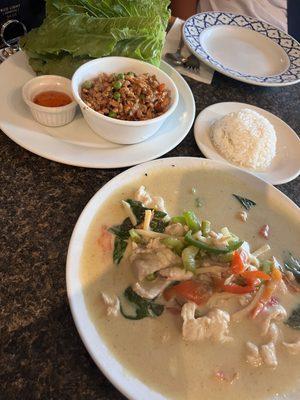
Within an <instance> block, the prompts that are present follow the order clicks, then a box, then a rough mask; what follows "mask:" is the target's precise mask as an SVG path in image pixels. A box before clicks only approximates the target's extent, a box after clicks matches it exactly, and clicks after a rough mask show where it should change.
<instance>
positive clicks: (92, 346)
mask: <svg viewBox="0 0 300 400" xmlns="http://www.w3.org/2000/svg"><path fill="white" fill-rule="evenodd" d="M174 165H175V168H178V170H179V171H181V173H182V172H183V171H187V170H194V171H195V170H197V171H199V176H200V178H199V179H201V171H203V170H205V171H213V170H221V171H224V174H226V173H227V172H230V173H234V176H236V179H237V180H238V181H239V182H240V181H241V180H243V181H244V182H246V183H247V185H248V187H249V190H250V188H252V189H253V190H255V191H260V192H261V193H266V195H267V201H268V204H269V205H270V207H272V205H273V206H274V205H275V204H276V206H278V207H280V208H281V209H285V210H286V211H287V212H289V213H292V214H291V215H292V216H293V218H295V219H299V209H298V207H297V206H296V205H295V204H294V203H293V202H292V201H291V200H290V199H288V198H287V197H286V196H285V195H284V194H282V193H281V192H280V191H279V190H278V189H276V188H274V187H273V186H271V185H269V184H268V183H266V182H264V181H262V180H260V179H258V178H257V177H255V176H254V175H251V174H249V173H246V172H245V171H242V170H240V169H238V168H233V167H231V166H230V165H226V164H223V163H219V162H216V161H211V160H206V159H199V158H193V157H176V158H175V157H174V158H164V159H159V160H154V161H151V162H147V163H144V164H141V165H138V166H135V167H133V168H130V169H128V170H127V171H125V172H123V173H121V174H119V175H118V176H116V177H115V178H113V179H112V180H111V181H110V182H108V183H107V184H106V185H104V186H103V187H102V188H101V189H100V190H99V191H98V192H97V193H96V194H95V195H94V197H93V198H92V199H91V200H90V201H89V202H88V204H87V205H86V207H85V208H84V210H83V211H82V213H81V215H80V217H79V219H78V221H77V223H76V226H75V228H74V231H73V234H72V237H71V241H70V244H69V250H68V256H67V269H66V280H67V293H68V298H69V303H70V307H71V311H72V314H73V318H74V321H75V324H76V327H77V329H78V332H79V335H80V336H81V339H82V341H83V343H84V344H85V347H86V348H87V350H88V352H89V353H90V355H91V357H92V358H93V360H94V361H95V363H96V365H97V366H98V367H99V368H100V369H101V371H102V372H103V373H104V374H105V375H106V377H107V378H108V379H109V380H110V381H111V382H112V383H113V384H114V385H115V386H116V388H117V389H118V390H120V391H121V392H122V393H123V394H124V395H125V396H127V397H128V398H129V399H132V400H142V399H147V400H166V399H165V397H163V396H162V395H160V394H159V393H158V392H156V391H154V390H152V389H151V388H149V387H147V386H146V385H145V384H144V383H142V382H141V381H139V380H138V379H137V378H135V377H134V376H133V375H132V374H130V373H128V371H126V370H125V369H124V368H123V367H122V364H121V363H120V362H119V361H118V359H117V358H116V357H115V356H114V354H113V353H112V352H111V351H110V350H109V348H108V347H107V346H106V344H105V341H104V340H103V339H102V338H101V335H99V334H98V332H97V330H96V327H95V326H94V324H93V322H92V319H91V317H90V315H89V312H88V310H87V308H86V304H85V300H84V295H83V288H82V284H81V281H80V259H81V254H82V251H83V243H84V240H85V238H86V235H87V233H88V231H89V227H90V225H91V223H92V221H93V219H94V218H95V216H96V214H97V212H98V210H99V208H100V207H101V206H102V205H103V204H104V203H105V202H106V201H107V200H108V199H109V198H110V197H111V196H112V195H113V193H114V192H115V191H116V190H118V189H120V186H123V185H128V184H130V182H132V181H136V180H137V179H139V178H141V177H142V176H144V174H145V172H147V173H151V172H154V171H156V172H157V171H161V169H162V168H164V167H169V168H174ZM179 173H180V172H179ZM166 179H167V176H166ZM220 185H222V182H220ZM145 356H146V354H144V355H142V354H141V363H142V362H144V358H143V357H145ZM296 398H297V394H296V396H295V397H289V400H292V399H295V400H296Z"/></svg>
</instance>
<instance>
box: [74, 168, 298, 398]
mask: <svg viewBox="0 0 300 400" xmlns="http://www.w3.org/2000/svg"><path fill="white" fill-rule="evenodd" d="M182 171H183V170H182V169H181V170H180V171H178V170H177V169H176V168H173V169H171V170H170V169H168V170H167V171H160V172H159V173H157V172H155V173H148V176H144V177H143V178H141V179H138V180H136V181H135V182H133V183H131V184H130V185H127V186H124V187H122V188H121V189H119V190H118V191H116V192H115V193H114V195H113V196H112V197H111V198H110V199H109V200H107V201H106V202H105V204H104V205H103V206H102V207H101V208H100V209H99V212H98V214H97V216H96V217H95V219H94V221H93V222H92V224H91V227H90V229H89V232H88V234H87V237H86V240H85V244H84V249H83V253H82V260H81V263H82V266H81V281H82V286H83V290H84V296H85V302H86V305H87V308H88V310H89V313H90V317H91V319H92V320H93V322H94V324H95V326H96V328H97V330H98V332H99V335H100V336H101V337H102V338H103V340H105V342H106V343H107V345H108V347H109V348H110V350H111V351H112V352H113V353H114V354H115V356H116V357H117V358H118V360H119V361H120V362H121V363H122V365H123V366H124V368H125V369H126V371H127V372H129V373H131V374H133V375H134V376H136V377H138V378H139V379H140V380H141V381H143V382H144V383H145V384H147V385H149V386H150V387H152V388H153V389H155V390H157V391H159V392H160V393H162V394H163V395H165V396H166V397H170V398H173V399H180V400H183V399H187V400H192V399H197V398H203V399H211V400H221V399H222V400H227V399H228V400H229V399H231V400H234V399H239V400H240V399H243V400H248V399H249V400H250V399H253V398H254V397H256V398H257V399H269V398H272V397H273V396H276V395H277V394H282V395H283V394H286V393H291V392H293V391H297V390H299V388H300V377H299V375H300V374H299V370H300V359H299V356H298V357H297V356H295V355H289V354H288V353H287V352H286V350H285V349H282V348H280V346H277V356H278V367H277V368H276V369H275V370H274V369H272V368H269V367H266V366H261V367H258V368H255V367H252V366H250V365H248V364H247V363H246V348H245V343H246V341H247V340H250V341H253V342H254V343H257V344H263V343H266V340H267V339H266V338H264V337H262V336H261V326H260V325H257V323H253V322H252V321H250V320H248V319H245V320H243V321H242V323H241V324H234V323H231V325H230V336H232V337H233V338H234V341H233V342H232V343H227V344H212V343H211V342H209V341H207V340H205V341H202V342H197V343H188V342H184V341H183V340H182V337H181V326H182V321H181V317H180V316H174V315H171V314H170V313H168V312H164V313H163V315H162V316H160V317H158V318H145V319H143V320H139V321H131V320H127V319H125V318H123V317H122V316H119V317H108V316H106V315H105V312H104V307H103V304H102V301H101V296H100V292H101V291H104V292H107V293H109V294H117V295H120V294H121V293H123V291H124V289H125V288H126V287H127V286H128V285H129V284H132V283H133V282H134V277H133V275H132V272H131V270H130V266H129V265H128V263H127V262H126V258H125V259H123V260H122V262H121V263H120V265H119V266H115V265H113V263H112V251H103V250H101V247H100V245H99V238H100V232H101V227H102V226H103V225H106V226H111V225H113V224H119V223H120V222H122V221H123V219H124V217H125V215H124V211H123V208H122V206H121V205H120V201H121V200H122V199H124V198H130V197H132V196H133V194H134V192H135V191H136V190H137V189H138V187H139V186H140V185H142V184H143V185H144V186H145V187H146V189H147V190H148V191H149V192H150V193H151V194H152V195H157V196H162V197H163V198H164V199H165V203H166V208H167V210H168V212H169V213H170V215H178V214H180V213H182V211H184V210H189V209H192V210H194V211H195V212H196V213H197V214H198V216H199V217H200V218H205V219H208V220H210V221H211V222H212V228H213V229H214V230H218V229H220V228H221V227H223V226H228V227H229V229H230V230H231V231H232V232H234V233H236V234H237V235H239V236H240V238H242V239H244V240H247V241H248V242H249V243H250V245H251V249H252V250H253V249H256V248H258V247H260V246H262V245H263V244H265V243H269V244H270V246H271V252H270V254H272V255H275V256H276V257H277V258H278V259H279V260H280V261H282V252H283V251H285V250H289V251H292V252H294V253H295V254H296V251H297V249H298V247H297V244H298V243H297V242H298V240H299V226H298V225H297V223H296V221H294V220H293V219H292V218H291V216H289V214H288V212H286V211H284V209H281V208H280V207H278V206H276V204H275V205H274V204H273V205H272V209H270V208H269V204H270V203H268V202H267V201H266V196H268V193H259V192H256V191H255V190H253V189H249V187H248V186H247V185H246V184H245V183H244V182H242V181H238V180H237V178H236V177H234V176H233V175H231V174H230V173H227V174H224V173H222V174H221V173H220V172H217V171H209V172H208V171H201V173H198V172H196V171H188V170H186V171H184V172H182ZM162 176H167V179H162V178H161V177H162ZM220 181H221V182H223V184H222V186H220ZM232 193H236V194H240V195H242V196H244V197H248V198H250V199H252V200H254V201H255V202H256V203H257V205H256V206H255V207H254V208H252V209H251V210H250V211H249V212H248V220H247V222H246V223H244V222H242V221H240V220H239V219H238V218H236V214H237V212H238V211H241V210H242V208H241V205H240V204H239V202H238V201H237V200H236V199H234V198H233V197H232ZM196 198H199V199H201V203H202V204H203V205H202V206H201V207H200V208H197V207H196V202H195V199H196ZM264 224H269V225H270V238H269V240H268V241H266V240H265V239H263V238H261V237H260V236H259V235H258V231H259V229H260V227H261V226H262V225H264ZM299 300H300V299H299V296H298V298H296V297H295V296H291V295H290V296H288V298H287V299H286V301H285V302H284V303H283V305H284V306H285V307H286V309H287V311H288V312H290V310H291V309H292V308H293V307H294V306H295V305H296V304H297V301H298V302H299ZM283 331H284V335H285V340H287V341H289V340H290V341H293V340H296V339H297V338H299V332H297V331H295V330H292V329H290V328H288V327H285V326H284V327H283ZM145 358H146V359H147V362H145ZM218 370H224V371H226V372H228V373H231V371H232V372H238V374H239V376H238V379H236V380H235V381H234V382H233V383H232V384H229V383H226V382H218V381H217V380H216V379H215V378H214V375H215V372H216V371H218ZM199 396H200V397H199Z"/></svg>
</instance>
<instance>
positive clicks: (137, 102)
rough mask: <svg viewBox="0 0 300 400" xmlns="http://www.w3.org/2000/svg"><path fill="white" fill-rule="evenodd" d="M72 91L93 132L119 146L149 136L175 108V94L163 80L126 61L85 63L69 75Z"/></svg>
mask: <svg viewBox="0 0 300 400" xmlns="http://www.w3.org/2000/svg"><path fill="white" fill-rule="evenodd" d="M72 89H73V95H74V98H75V99H76V101H77V103H78V104H79V106H80V108H81V111H82V113H83V116H84V118H85V120H86V122H87V123H88V125H89V126H90V127H91V128H92V130H93V131H94V132H95V133H97V134H98V135H100V136H102V137H104V138H105V139H107V140H109V141H111V142H114V143H119V144H133V143H138V142H141V141H143V140H146V139H148V138H149V137H150V136H152V135H154V133H156V132H157V131H158V129H159V128H160V127H161V125H162V124H163V123H164V121H165V120H166V119H167V118H168V117H169V116H170V115H171V114H172V113H173V111H174V110H175V108H176V106H177V104H178V91H177V88H176V86H175V84H174V82H173V81H172V79H171V78H170V77H169V76H168V75H167V74H165V73H164V72H163V71H161V70H160V69H159V68H157V67H155V66H153V65H151V64H148V63H145V62H143V61H140V60H135V59H131V58H127V57H105V58H100V59H97V60H93V61H90V62H87V63H86V64H84V65H82V66H81V67H80V68H79V69H78V70H77V71H76V72H75V74H74V75H73V78H72Z"/></svg>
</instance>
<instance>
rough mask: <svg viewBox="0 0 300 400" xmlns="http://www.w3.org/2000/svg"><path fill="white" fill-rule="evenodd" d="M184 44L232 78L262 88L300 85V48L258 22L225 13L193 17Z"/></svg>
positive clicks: (185, 27) (279, 31)
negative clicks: (298, 83)
mask: <svg viewBox="0 0 300 400" xmlns="http://www.w3.org/2000/svg"><path fill="white" fill-rule="evenodd" d="M183 33H184V40H185V42H186V44H187V45H188V47H189V48H190V50H191V51H192V52H193V53H194V54H195V55H196V56H197V57H199V58H200V59H201V60H202V61H203V62H204V63H206V64H208V65H209V66H210V67H212V68H214V69H215V70H217V71H219V72H221V73H223V74H224V75H227V76H229V77H231V78H234V79H237V80H240V81H243V82H247V83H252V84H254V85H261V86H285V85H292V84H294V83H297V82H299V81H300V44H299V43H298V42H297V41H296V40H295V39H294V38H292V37H291V36H290V35H288V34H287V33H286V32H283V31H281V30H279V29H278V28H276V27H275V26H272V25H270V24H267V23H266V22H263V21H260V20H258V19H256V18H252V17H248V16H246V15H236V14H231V13H225V12H219V11H217V12H205V13H200V14H196V15H193V16H192V17H190V18H189V19H188V20H187V21H186V22H185V24H184V28H183Z"/></svg>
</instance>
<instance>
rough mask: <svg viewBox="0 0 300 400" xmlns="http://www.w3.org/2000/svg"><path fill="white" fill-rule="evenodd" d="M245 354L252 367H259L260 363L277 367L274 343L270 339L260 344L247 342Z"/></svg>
mask: <svg viewBox="0 0 300 400" xmlns="http://www.w3.org/2000/svg"><path fill="white" fill-rule="evenodd" d="M246 346H247V355H246V359H247V362H248V363H249V364H251V365H252V366H253V367H259V366H260V365H262V364H265V365H267V366H268V367H273V368H275V367H277V365H278V362H277V357H276V350H275V345H274V343H273V342H272V341H271V342H270V343H268V344H263V345H262V346H260V348H259V347H258V346H256V345H255V344H254V343H252V342H247V343H246Z"/></svg>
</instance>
